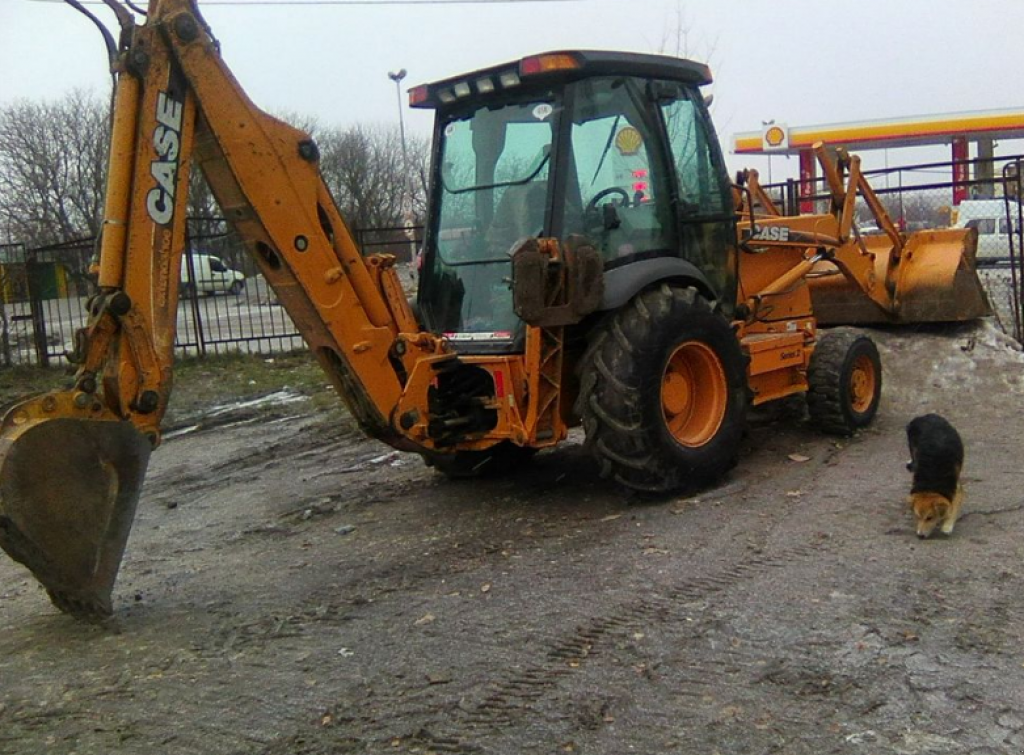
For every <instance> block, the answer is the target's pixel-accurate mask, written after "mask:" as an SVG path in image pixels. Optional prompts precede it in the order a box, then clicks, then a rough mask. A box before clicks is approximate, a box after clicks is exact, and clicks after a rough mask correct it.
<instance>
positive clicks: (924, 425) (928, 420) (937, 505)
mask: <svg viewBox="0 0 1024 755" xmlns="http://www.w3.org/2000/svg"><path fill="white" fill-rule="evenodd" d="M907 443H908V444H909V445H910V463H909V464H907V469H909V470H910V471H911V472H913V473H914V484H913V486H912V487H911V489H910V497H909V498H908V499H907V502H908V503H909V504H910V508H912V509H913V510H914V516H915V517H916V518H917V536H918V537H920V538H926V537H928V536H929V535H931V534H932V531H933V530H934V529H935V527H936V526H938V525H939V523H940V522H941V523H942V526H941V531H942V534H944V535H949V534H951V533H952V532H953V525H954V524H956V520H957V517H958V516H960V504H961V503H963V499H964V488H963V485H961V484H960V470H961V469H962V468H963V465H964V444H963V441H962V440H961V439H960V433H958V432H957V431H956V428H955V427H953V426H952V425H951V424H949V422H948V421H947V420H946V419H944V418H943V417H940V416H939V415H938V414H925V415H923V416H920V417H915V418H914V419H912V420H911V421H910V424H908V425H907Z"/></svg>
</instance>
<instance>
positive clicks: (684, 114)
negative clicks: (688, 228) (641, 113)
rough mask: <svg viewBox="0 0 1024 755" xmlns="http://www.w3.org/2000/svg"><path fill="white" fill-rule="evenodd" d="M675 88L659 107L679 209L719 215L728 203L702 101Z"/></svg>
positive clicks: (692, 213)
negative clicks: (677, 190) (670, 149)
mask: <svg viewBox="0 0 1024 755" xmlns="http://www.w3.org/2000/svg"><path fill="white" fill-rule="evenodd" d="M677 91H678V93H677V95H676V96H675V97H673V98H671V99H667V100H662V103H661V111H662V116H663V118H664V119H665V130H666V132H667V133H668V139H669V144H670V145H671V148H672V155H673V160H674V163H675V171H676V177H677V180H678V181H679V201H680V204H681V206H682V211H683V213H684V214H689V215H719V214H721V213H724V212H725V211H726V208H727V207H728V205H727V197H726V194H725V192H724V191H723V184H722V181H721V180H720V179H719V176H720V173H719V171H718V170H717V168H716V167H715V161H714V156H713V153H712V149H711V141H710V140H709V138H708V133H707V128H706V123H705V120H704V118H703V117H702V109H701V108H702V105H700V104H698V103H697V102H694V101H693V99H691V95H690V93H688V92H687V91H686V90H685V89H682V88H679V89H678V90H677ZM693 96H699V94H694V95H693Z"/></svg>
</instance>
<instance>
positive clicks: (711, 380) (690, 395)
mask: <svg viewBox="0 0 1024 755" xmlns="http://www.w3.org/2000/svg"><path fill="white" fill-rule="evenodd" d="M728 398H729V383H728V380H726V377H725V369H724V368H723V367H722V361H721V360H720V359H719V358H718V355H717V354H716V353H715V351H714V349H712V348H711V347H709V346H708V345H707V344H704V343H701V342H700V341H686V342H684V343H682V344H680V345H679V346H677V347H676V350H675V351H673V352H672V356H670V357H669V359H668V363H667V364H666V365H665V374H664V375H663V376H662V380H661V409H662V413H663V414H664V417H665V425H666V427H668V431H669V433H670V434H671V435H672V437H673V438H675V440H676V442H677V443H679V444H680V445H683V446H691V447H694V446H702V445H704V444H705V443H707V442H708V441H710V440H711V439H712V438H714V437H715V435H716V434H717V433H718V430H719V428H720V427H721V426H722V421H723V420H724V419H725V410H726V407H727V406H728Z"/></svg>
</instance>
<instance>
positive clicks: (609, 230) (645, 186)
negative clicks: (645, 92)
mask: <svg viewBox="0 0 1024 755" xmlns="http://www.w3.org/2000/svg"><path fill="white" fill-rule="evenodd" d="M575 87H576V94H575V99H574V101H575V108H574V112H573V122H572V130H571V136H570V140H571V141H570V146H571V155H570V161H571V163H570V164H571V165H572V169H571V170H570V176H569V186H568V187H567V199H566V208H565V223H564V228H565V231H566V233H567V234H568V233H583V234H585V235H586V236H587V237H588V238H589V239H590V240H591V241H592V242H593V243H595V244H596V245H597V246H598V247H599V248H600V250H601V252H602V254H603V256H604V258H605V260H606V261H612V260H615V259H618V258H621V257H627V256H630V255H633V254H640V253H643V252H650V251H662V250H666V249H670V248H672V246H673V241H674V235H675V234H674V224H673V222H672V219H671V213H670V207H669V202H668V200H669V198H670V193H669V185H670V184H669V183H668V177H669V175H670V174H669V170H668V166H666V165H665V164H664V162H663V160H662V159H661V154H660V153H659V151H658V149H657V143H658V142H657V140H656V138H654V136H653V135H652V134H651V125H652V124H651V118H650V116H649V115H648V114H647V113H645V112H643V111H642V110H641V107H645V106H646V100H645V99H644V98H643V96H642V85H640V84H638V83H636V82H633V81H632V80H631V79H626V78H608V79H591V80H588V81H583V82H579V83H578V84H576V85H575ZM638 103H639V104H638Z"/></svg>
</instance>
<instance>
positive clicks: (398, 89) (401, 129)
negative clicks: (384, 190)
mask: <svg viewBox="0 0 1024 755" xmlns="http://www.w3.org/2000/svg"><path fill="white" fill-rule="evenodd" d="M405 74H406V70H405V69H404V68H400V69H398V70H397V71H388V78H389V79H391V80H392V81H393V82H395V96H396V97H397V102H398V133H399V137H400V138H401V140H402V225H403V226H404V228H405V236H406V238H407V239H408V241H409V255H410V257H412V256H414V255H415V249H414V248H413V246H414V245H413V233H412V192H411V191H410V185H409V150H408V148H407V147H406V144H405V116H404V115H403V114H402V79H404V78H405Z"/></svg>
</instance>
